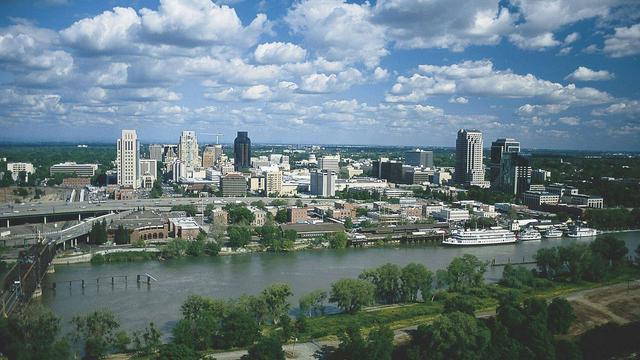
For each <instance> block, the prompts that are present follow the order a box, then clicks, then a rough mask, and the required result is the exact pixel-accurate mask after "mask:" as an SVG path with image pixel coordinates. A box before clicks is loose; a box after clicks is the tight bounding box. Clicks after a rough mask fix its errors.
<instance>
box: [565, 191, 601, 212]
mask: <svg viewBox="0 0 640 360" xmlns="http://www.w3.org/2000/svg"><path fill="white" fill-rule="evenodd" d="M562 201H563V202H565V203H567V204H571V205H582V206H586V207H589V208H594V209H602V208H603V207H604V199H603V198H602V197H601V196H593V195H586V194H575V195H569V196H564V197H563V198H562Z"/></svg>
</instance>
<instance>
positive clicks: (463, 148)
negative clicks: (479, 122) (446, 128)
mask: <svg viewBox="0 0 640 360" xmlns="http://www.w3.org/2000/svg"><path fill="white" fill-rule="evenodd" d="M454 176H455V183H456V184H464V185H469V186H480V187H487V185H488V184H487V182H486V181H485V180H484V165H483V160H482V133H481V132H480V131H478V130H467V129H461V130H459V131H458V138H457V139H456V172H455V175H454Z"/></svg>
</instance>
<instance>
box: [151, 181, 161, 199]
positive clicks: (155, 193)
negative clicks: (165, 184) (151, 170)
mask: <svg viewBox="0 0 640 360" xmlns="http://www.w3.org/2000/svg"><path fill="white" fill-rule="evenodd" d="M150 195H151V197H152V198H154V199H157V198H160V197H162V184H161V183H160V181H158V180H156V181H154V182H153V187H152V188H151V194H150Z"/></svg>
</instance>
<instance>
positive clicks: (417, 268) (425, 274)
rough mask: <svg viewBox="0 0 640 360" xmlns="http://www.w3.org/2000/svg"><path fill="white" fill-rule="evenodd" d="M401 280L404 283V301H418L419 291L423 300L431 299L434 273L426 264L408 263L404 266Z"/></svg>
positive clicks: (402, 290)
mask: <svg viewBox="0 0 640 360" xmlns="http://www.w3.org/2000/svg"><path fill="white" fill-rule="evenodd" d="M400 281H401V283H402V285H401V288H400V293H401V298H402V300H403V301H405V302H414V301H418V292H419V293H420V294H421V296H422V300H423V301H427V299H429V297H430V295H431V289H432V286H433V285H432V284H433V273H432V272H431V271H429V269H427V267H426V266H424V265H422V264H417V263H410V264H407V265H406V266H405V267H404V268H402V273H401V274H400Z"/></svg>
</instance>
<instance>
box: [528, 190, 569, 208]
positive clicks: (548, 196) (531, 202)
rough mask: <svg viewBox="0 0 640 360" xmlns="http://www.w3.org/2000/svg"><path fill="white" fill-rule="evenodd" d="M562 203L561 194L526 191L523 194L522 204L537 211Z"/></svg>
mask: <svg viewBox="0 0 640 360" xmlns="http://www.w3.org/2000/svg"><path fill="white" fill-rule="evenodd" d="M559 202H560V195H559V194H552V193H549V192H542V191H525V192H524V193H523V194H522V203H523V204H525V205H527V206H528V207H529V208H531V209H537V208H539V207H541V206H542V205H545V204H548V205H557V204H558V203H559Z"/></svg>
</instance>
